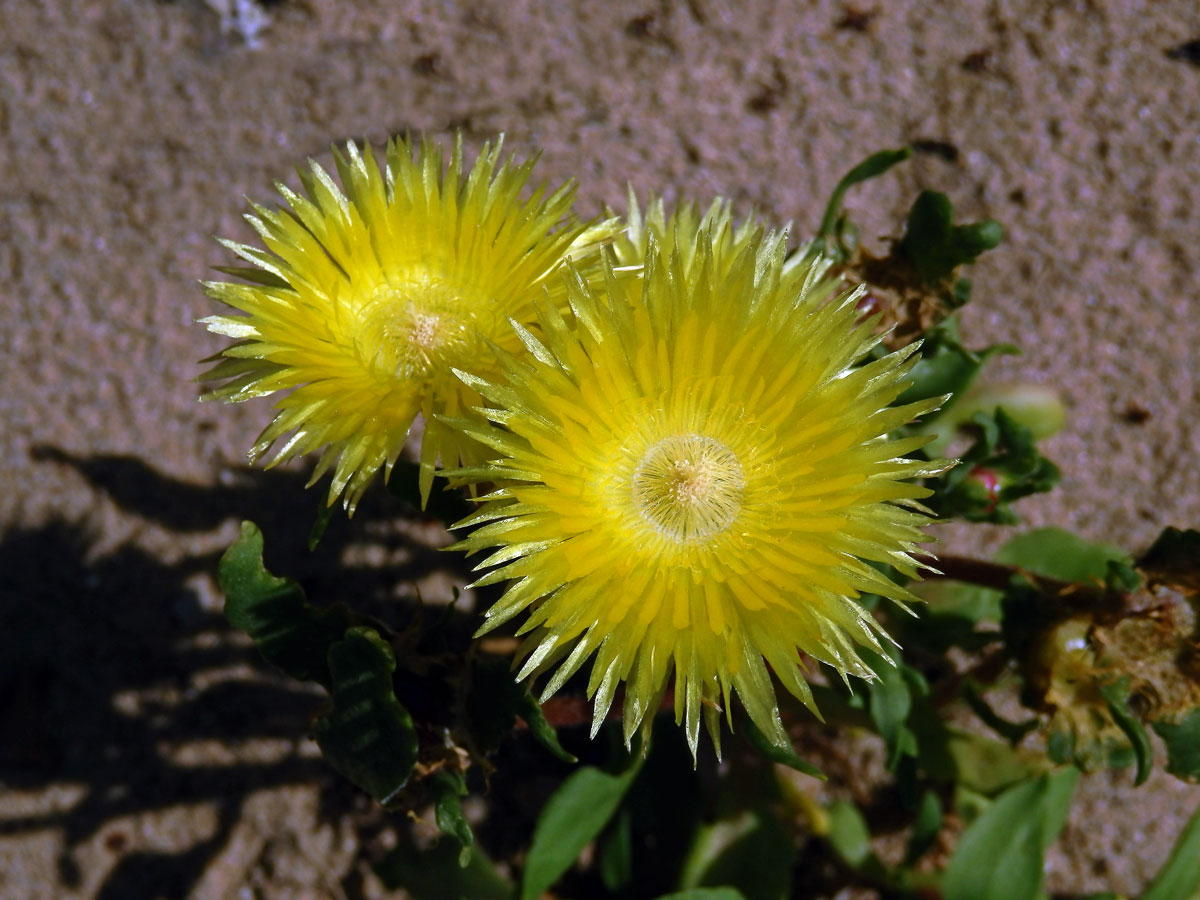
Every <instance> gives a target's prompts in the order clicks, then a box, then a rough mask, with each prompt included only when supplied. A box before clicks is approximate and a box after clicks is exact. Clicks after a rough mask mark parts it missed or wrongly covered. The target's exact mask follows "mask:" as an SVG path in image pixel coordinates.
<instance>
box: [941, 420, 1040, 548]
mask: <svg viewBox="0 0 1200 900" xmlns="http://www.w3.org/2000/svg"><path fill="white" fill-rule="evenodd" d="M971 422H972V423H973V424H974V425H975V426H976V427H977V428H978V429H979V437H978V439H977V440H976V441H975V443H974V444H973V445H972V446H971V447H970V448H969V449H968V450H967V451H966V453H964V454H962V457H961V461H960V464H959V465H958V466H957V467H955V468H954V469H951V470H950V471H949V472H947V473H946V474H945V475H943V476H941V477H940V478H937V479H933V480H930V481H929V482H927V483H928V485H929V486H930V487H931V488H933V490H934V495H933V497H931V498H929V500H928V501H926V502H927V503H928V504H929V506H930V507H931V508H932V509H933V510H934V512H936V513H937V514H938V515H940V516H945V517H950V516H961V517H962V518H964V519H966V520H967V521H968V522H994V523H997V524H1001V525H1011V524H1014V523H1015V522H1016V521H1017V517H1016V515H1015V514H1014V513H1013V512H1012V510H1011V509H1010V508H1009V504H1011V503H1013V502H1014V501H1016V500H1019V499H1020V498H1022V497H1027V496H1029V495H1030V494H1038V493H1043V492H1045V491H1048V490H1050V489H1051V488H1052V487H1053V486H1054V485H1055V484H1057V483H1058V479H1059V477H1060V473H1059V470H1058V467H1057V466H1056V465H1054V463H1052V462H1050V460H1048V459H1046V458H1045V457H1044V456H1042V455H1041V454H1040V453H1039V452H1038V449H1037V446H1036V445H1035V443H1034V440H1033V433H1032V432H1031V431H1030V430H1029V429H1028V428H1026V427H1025V426H1023V425H1021V424H1020V423H1019V422H1017V420H1016V419H1014V418H1012V417H1011V416H1010V415H1009V414H1008V413H1007V412H1005V411H1004V409H1003V408H997V409H996V410H995V413H994V415H990V416H989V415H987V414H986V413H982V412H980V413H975V414H974V415H973V416H972V417H971Z"/></svg>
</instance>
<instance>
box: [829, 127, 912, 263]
mask: <svg viewBox="0 0 1200 900" xmlns="http://www.w3.org/2000/svg"><path fill="white" fill-rule="evenodd" d="M910 156H912V148H911V147H901V148H900V149H899V150H880V151H879V152H878V153H872V154H871V155H870V156H868V157H867V158H866V159H864V160H863V161H862V162H860V163H859V164H858V165H856V166H855V167H854V168H853V169H851V170H850V171H849V172H847V173H846V174H845V175H844V176H843V177H842V180H841V181H839V182H838V183H837V185H836V186H835V187H834V189H833V193H832V194H830V195H829V203H828V204H827V205H826V207H825V214H824V215H823V216H822V217H821V225H820V227H819V228H817V241H815V242H814V248H815V249H817V250H818V252H820V251H821V250H824V249H826V247H825V244H826V241H827V240H828V239H829V238H830V237H833V236H834V235H835V234H836V233H837V231H838V230H839V229H838V221H839V219H840V218H841V212H842V200H843V199H844V198H845V196H846V191H848V190H849V189H850V188H852V187H854V185H856V184H861V183H862V182H864V181H869V180H870V179H872V178H878V177H879V176H880V175H882V174H883V173H884V172H886V171H887V170H888V169H890V168H891V167H892V166H894V165H897V164H898V163H902V162H904V161H905V160H906V159H908V158H909V157H910ZM834 255H835V256H836V255H837V253H836V250H835V254H834Z"/></svg>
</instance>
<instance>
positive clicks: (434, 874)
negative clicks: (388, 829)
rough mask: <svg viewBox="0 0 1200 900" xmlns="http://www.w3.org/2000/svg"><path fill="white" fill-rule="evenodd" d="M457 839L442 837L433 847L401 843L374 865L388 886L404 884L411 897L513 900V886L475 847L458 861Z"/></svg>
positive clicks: (441, 899)
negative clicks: (464, 861)
mask: <svg viewBox="0 0 1200 900" xmlns="http://www.w3.org/2000/svg"><path fill="white" fill-rule="evenodd" d="M460 856H461V851H460V849H459V845H458V843H457V842H456V841H448V840H443V841H441V842H440V843H438V845H437V846H436V847H434V848H433V849H432V850H419V849H417V848H416V847H415V846H413V844H412V843H410V842H404V843H401V844H400V846H398V847H397V848H396V849H395V850H393V851H391V852H390V853H389V854H388V855H387V856H385V857H384V858H383V859H382V860H380V861H379V862H378V863H376V864H375V865H374V866H373V868H374V870H375V874H376V875H378V876H379V880H380V881H382V882H383V883H384V886H385V887H387V888H388V889H389V890H397V889H399V888H403V889H404V891H405V892H406V894H407V896H409V897H412V898H413V900H512V897H513V892H514V886H513V885H512V884H510V883H509V882H508V881H506V880H505V879H504V877H503V876H501V875H500V873H499V872H497V871H496V868H495V866H493V865H492V863H491V862H490V861H489V860H488V859H487V858H486V857H485V856H484V855H483V853H481V852H480V851H478V850H476V851H475V852H473V853H472V854H471V858H470V859H469V860H468V861H467V865H466V866H460V865H459V859H460Z"/></svg>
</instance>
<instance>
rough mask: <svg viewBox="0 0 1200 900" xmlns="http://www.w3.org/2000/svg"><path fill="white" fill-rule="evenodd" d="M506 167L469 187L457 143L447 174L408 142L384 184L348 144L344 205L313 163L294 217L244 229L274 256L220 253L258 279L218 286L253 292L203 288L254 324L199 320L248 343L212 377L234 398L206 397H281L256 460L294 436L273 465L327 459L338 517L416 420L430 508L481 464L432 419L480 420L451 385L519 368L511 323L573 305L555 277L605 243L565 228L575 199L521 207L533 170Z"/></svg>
mask: <svg viewBox="0 0 1200 900" xmlns="http://www.w3.org/2000/svg"><path fill="white" fill-rule="evenodd" d="M414 150H415V158H414ZM500 150H501V142H497V143H496V145H495V146H489V145H485V146H484V148H483V150H482V152H481V153H480V155H479V158H478V159H477V161H476V162H475V165H474V167H473V168H472V169H471V171H470V172H469V173H465V174H464V171H463V160H462V140H461V137H460V138H459V140H458V141H457V142H456V144H455V148H454V152H453V154H452V157H451V159H450V164H449V167H448V168H447V169H446V170H445V171H444V172H443V154H442V151H441V149H440V148H439V147H437V146H435V145H433V144H431V143H429V142H425V141H423V142H421V144H420V145H419V147H414V146H413V145H412V144H411V143H410V142H409V141H407V140H395V141H392V142H389V144H388V146H387V151H386V165H385V167H384V169H383V170H382V171H381V170H380V168H379V165H378V164H377V163H376V161H375V155H374V152H373V151H372V149H371V148H370V146H368V147H367V148H366V151H365V152H363V153H360V151H359V150H358V148H357V147H356V146H355V145H354V144H353V143H350V144H347V145H346V148H345V155H343V154H342V153H339V152H338V151H337V150H336V149H335V150H334V156H335V159H336V162H337V169H338V172H339V174H340V177H341V182H342V185H343V189H344V190H345V194H343V193H342V190H339V188H338V186H337V185H336V184H335V183H334V181H333V179H332V178H331V177H330V176H329V174H328V173H327V172H325V170H323V169H322V168H321V167H320V166H318V165H317V164H316V163H315V162H311V161H310V172H309V173H304V174H302V176H301V177H302V180H303V183H304V192H305V195H302V194H298V193H295V192H294V191H291V190H290V189H288V188H287V187H284V186H282V185H279V186H278V189H279V191H280V193H281V194H282V195H283V196H284V198H285V199H286V200H287V203H288V205H289V206H290V207H291V209H290V210H282V209H281V210H279V211H271V210H268V209H265V208H263V207H261V206H258V205H253V214H250V215H247V217H246V218H247V220H248V221H249V222H250V224H251V225H252V226H253V227H254V229H255V230H256V231H257V232H258V233H259V235H260V236H261V237H262V240H263V242H264V244H265V245H266V250H265V251H264V250H261V249H258V248H255V247H251V246H247V245H245V244H238V243H234V242H232V241H222V243H223V244H225V246H227V247H229V248H230V249H231V250H233V252H234V253H236V254H237V255H238V256H240V257H241V258H242V259H244V260H246V261H248V262H249V263H251V265H252V266H253V268H240V269H226V270H223V271H226V272H227V273H228V274H233V275H236V276H238V277H240V278H241V279H243V281H244V282H245V283H237V282H225V281H216V282H209V283H206V284H205V286H204V287H205V290H206V292H207V293H208V295H209V296H211V297H213V298H215V299H217V300H220V301H221V302H223V303H225V304H227V305H228V306H230V307H233V308H234V309H235V310H238V311H240V312H241V313H243V314H244V315H219V316H210V317H208V318H206V319H204V320H202V321H203V322H204V323H205V324H206V325H207V326H208V328H209V330H210V331H212V332H214V333H216V334H220V335H224V336H226V337H229V338H233V339H234V341H235V343H234V344H232V345H231V346H229V347H227V348H226V349H225V350H224V351H222V353H221V354H219V355H218V357H214V358H213V359H214V360H216V359H219V358H220V359H221V361H220V362H219V364H218V365H216V366H215V367H214V368H213V369H211V370H210V371H208V372H207V373H205V375H204V376H203V377H204V379H205V380H211V381H224V382H225V383H224V384H223V385H222V386H220V387H218V388H217V389H216V390H214V391H212V392H211V394H209V395H208V396H210V397H218V398H222V399H225V400H229V401H241V400H248V399H250V398H253V397H262V396H267V395H270V394H276V393H280V394H282V396H281V397H280V398H279V400H278V401H277V402H276V407H277V409H278V413H277V414H276V415H275V417H274V419H273V421H272V422H271V423H270V424H269V425H268V426H267V428H266V429H265V430H264V431H263V432H262V434H261V435H260V436H259V438H258V441H257V442H256V443H255V445H254V447H253V448H252V450H251V451H250V457H251V460H257V459H259V458H260V457H262V456H263V455H264V454H265V453H267V451H268V450H269V449H270V448H271V446H272V445H273V444H274V443H275V442H276V441H279V440H280V439H281V438H285V436H287V437H286V438H285V439H284V440H283V443H282V445H281V446H280V447H279V448H278V450H277V452H276V453H275V456H274V458H273V459H272V460H271V463H270V464H271V465H274V464H276V463H279V462H282V461H284V460H287V459H290V458H292V457H294V456H298V455H300V454H304V453H308V452H310V451H313V450H318V449H323V452H322V454H321V456H320V459H319V461H318V463H317V467H316V472H315V473H314V475H313V482H315V481H316V480H317V479H319V478H320V477H321V476H322V475H323V474H324V473H325V472H326V471H328V470H329V469H330V468H331V467H333V469H334V471H333V479H332V484H331V485H330V488H329V503H330V504H331V505H332V504H333V503H334V501H335V500H336V499H337V497H338V496H339V495H340V494H342V493H343V492H344V493H345V504H346V508H347V510H348V511H350V512H353V510H354V507H355V505H356V504H357V502H358V500H359V498H360V496H361V495H362V493H363V490H364V489H365V488H366V486H367V484H368V482H369V481H370V480H371V478H372V476H374V474H375V473H376V472H377V471H378V470H379V469H380V468H384V469H385V471H387V472H390V471H391V467H392V465H393V464H394V463H395V461H396V459H397V457H398V456H399V454H400V451H401V449H402V447H403V446H404V442H405V439H406V437H407V436H408V432H409V429H410V427H411V426H412V424H413V421H414V419H415V417H416V416H417V414H418V413H420V414H422V415H423V416H424V419H425V434H424V438H423V443H422V446H421V453H420V458H421V474H420V488H421V496H422V499H423V500H425V499H427V498H428V495H429V489H430V486H431V484H432V480H433V469H434V466H435V465H436V464H437V462H438V460H439V459H440V460H441V462H442V464H443V465H452V466H453V465H464V464H465V465H472V464H474V463H477V462H479V461H480V460H481V459H482V458H483V457H482V453H483V448H482V447H480V446H479V445H478V444H476V443H475V442H474V441H472V440H471V439H470V438H468V437H466V436H465V435H463V434H461V433H459V432H456V431H453V430H451V429H449V428H446V427H445V426H444V425H442V424H441V423H439V422H438V421H437V420H436V419H434V418H433V414H434V413H445V414H448V415H453V416H468V417H470V416H471V415H472V412H471V409H472V407H474V406H477V405H478V404H479V403H480V397H479V395H478V394H477V393H476V392H475V391H474V390H473V389H472V388H470V387H469V386H467V385H465V384H463V383H462V382H461V381H459V380H458V379H457V378H455V376H454V375H453V373H452V371H451V369H452V368H460V369H466V370H469V371H472V372H478V373H481V374H483V375H485V376H489V375H491V374H493V373H495V372H496V371H497V369H496V362H495V359H494V358H493V357H492V354H491V351H490V349H489V345H490V344H496V345H498V346H500V347H504V348H506V349H508V350H509V351H510V352H513V353H516V352H519V351H520V350H521V345H520V343H519V341H518V339H517V337H516V336H515V335H514V333H513V331H512V329H511V328H510V327H509V325H508V320H509V319H510V318H511V319H513V320H515V321H517V322H530V321H531V320H532V319H533V317H534V312H533V306H532V301H533V300H534V298H537V297H540V296H541V295H542V294H543V292H544V290H545V287H544V286H543V282H547V283H548V285H549V287H550V288H551V289H552V290H554V291H558V292H559V295H560V296H561V287H560V285H559V282H560V279H557V278H554V279H547V276H548V275H550V274H551V273H552V272H554V271H555V269H557V268H558V267H559V265H560V264H561V262H562V261H563V258H564V255H565V254H567V253H568V252H572V251H573V252H576V253H580V254H586V250H587V248H588V247H589V246H594V241H595V240H596V239H597V238H599V237H602V236H603V232H604V227H603V226H600V227H599V228H598V229H597V228H589V227H588V226H587V225H585V224H581V223H579V222H577V221H575V220H574V219H573V218H570V211H571V204H572V201H573V196H574V186H573V185H572V184H566V185H563V186H562V187H560V188H558V189H557V190H555V191H554V192H552V193H549V194H547V192H546V190H545V188H544V186H543V187H539V188H538V189H537V190H535V191H534V192H533V193H532V195H531V196H529V197H528V198H527V199H525V200H522V199H521V196H520V195H521V193H522V191H523V189H524V187H525V185H526V183H527V182H528V180H529V176H530V171H531V169H532V167H533V164H534V161H535V160H532V159H531V160H529V161H527V162H524V163H521V164H519V165H517V164H515V163H514V162H513V160H512V158H511V157H510V158H509V159H507V160H504V161H502V160H501V156H500ZM610 229H611V226H610ZM592 255H593V257H598V254H592ZM335 463H336V466H335Z"/></svg>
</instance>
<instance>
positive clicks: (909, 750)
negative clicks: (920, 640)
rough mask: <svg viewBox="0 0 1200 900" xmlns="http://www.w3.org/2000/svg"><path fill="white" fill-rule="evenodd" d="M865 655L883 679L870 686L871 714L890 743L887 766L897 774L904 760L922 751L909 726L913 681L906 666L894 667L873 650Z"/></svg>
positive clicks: (877, 727)
mask: <svg viewBox="0 0 1200 900" xmlns="http://www.w3.org/2000/svg"><path fill="white" fill-rule="evenodd" d="M862 652H863V653H864V654H868V655H869V656H870V659H869V660H868V662H869V663H870V664H871V667H872V668H873V669H874V670H875V672H876V674H878V676H879V677H878V678H877V679H875V680H874V681H870V682H868V683H867V711H868V712H869V713H870V715H871V721H872V722H874V723H875V727H876V729H877V730H878V731H879V735H880V737H882V738H883V739H884V741H885V742H886V744H887V748H888V756H887V767H888V769H890V770H892V771H895V769H896V766H897V765H899V763H900V760H901V758H902V757H905V756H916V755H917V749H918V748H917V738H916V735H915V734H913V732H912V731H911V730H910V729H909V728H908V725H907V722H908V716H909V713H911V712H912V708H913V697H912V689H911V687H910V679H909V678H906V677H905V672H904V669H905V668H906V667H905V666H904V664H903V663H897V664H895V665H891V664H889V662H888V661H886V660H884V659H883V658H882V657H880V656H878V655H877V654H873V653H871V651H869V650H864V651H862ZM913 671H914V672H915V670H913ZM916 674H918V675H919V673H916Z"/></svg>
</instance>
